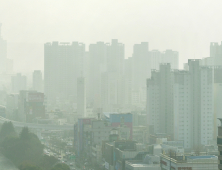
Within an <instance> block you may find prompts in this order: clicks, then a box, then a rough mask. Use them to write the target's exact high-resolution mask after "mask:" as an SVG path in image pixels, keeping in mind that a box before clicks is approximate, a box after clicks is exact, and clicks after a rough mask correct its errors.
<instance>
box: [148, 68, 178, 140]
mask: <svg viewBox="0 0 222 170" xmlns="http://www.w3.org/2000/svg"><path fill="white" fill-rule="evenodd" d="M172 82H173V74H172V72H171V67H170V64H160V69H159V71H157V70H153V71H152V73H151V78H150V79H148V80H147V114H148V122H149V125H153V126H154V131H155V132H158V133H165V134H167V135H169V136H170V138H171V139H173V135H174V133H173V116H174V115H173V99H172V95H173V93H172V92H173V88H172Z"/></svg>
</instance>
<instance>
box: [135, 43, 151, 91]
mask: <svg viewBox="0 0 222 170" xmlns="http://www.w3.org/2000/svg"><path fill="white" fill-rule="evenodd" d="M132 59H133V83H134V84H133V89H134V90H138V91H139V90H140V88H142V87H145V86H146V79H147V78H150V75H149V73H150V70H151V68H150V57H149V46H148V42H142V43H141V44H135V45H134V46H133V57H132Z"/></svg>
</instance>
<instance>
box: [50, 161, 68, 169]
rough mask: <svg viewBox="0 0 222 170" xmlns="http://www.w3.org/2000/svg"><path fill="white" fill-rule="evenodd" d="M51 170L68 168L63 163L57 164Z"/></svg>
mask: <svg viewBox="0 0 222 170" xmlns="http://www.w3.org/2000/svg"><path fill="white" fill-rule="evenodd" d="M51 170H70V167H69V166H68V165H66V164H64V163H58V164H56V165H55V166H54V167H53V168H52V169H51Z"/></svg>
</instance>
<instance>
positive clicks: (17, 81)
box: [11, 73, 27, 93]
mask: <svg viewBox="0 0 222 170" xmlns="http://www.w3.org/2000/svg"><path fill="white" fill-rule="evenodd" d="M11 85H12V93H19V91H21V90H26V89H27V78H26V76H23V75H22V74H21V73H17V74H16V75H15V76H12V77H11Z"/></svg>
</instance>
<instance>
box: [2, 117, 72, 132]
mask: <svg viewBox="0 0 222 170" xmlns="http://www.w3.org/2000/svg"><path fill="white" fill-rule="evenodd" d="M4 122H12V123H13V125H14V126H15V127H28V128H30V129H41V130H73V129H74V125H72V124H67V125H55V124H36V123H25V122H18V121H14V120H9V119H6V118H4V117H2V116H0V123H4Z"/></svg>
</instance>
